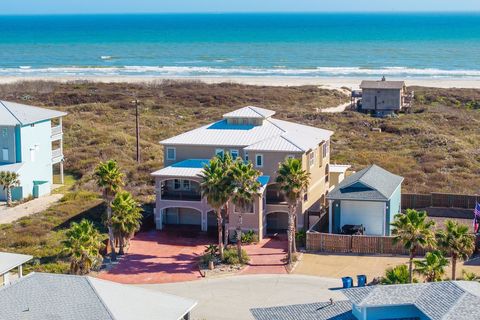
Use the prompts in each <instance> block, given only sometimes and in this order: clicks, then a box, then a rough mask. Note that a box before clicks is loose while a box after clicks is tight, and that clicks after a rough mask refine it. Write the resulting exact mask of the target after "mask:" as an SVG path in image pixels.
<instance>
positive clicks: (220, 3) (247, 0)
mask: <svg viewBox="0 0 480 320" xmlns="http://www.w3.org/2000/svg"><path fill="white" fill-rule="evenodd" d="M373 11H386V12H396V11H400V12H404V11H414V12H415V11H466V12H473V11H476V12H480V0H400V1H399V0H0V14H2V15H12V14H64V13H69V14H86V13H172V12H185V13H196V12H215V13H223V12H373Z"/></svg>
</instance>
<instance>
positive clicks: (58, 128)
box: [52, 125, 62, 136]
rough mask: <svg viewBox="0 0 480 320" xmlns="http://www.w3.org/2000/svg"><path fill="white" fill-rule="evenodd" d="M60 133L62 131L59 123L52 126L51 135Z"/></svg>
mask: <svg viewBox="0 0 480 320" xmlns="http://www.w3.org/2000/svg"><path fill="white" fill-rule="evenodd" d="M61 133H62V126H61V125H58V126H55V127H52V136H56V135H57V134H61Z"/></svg>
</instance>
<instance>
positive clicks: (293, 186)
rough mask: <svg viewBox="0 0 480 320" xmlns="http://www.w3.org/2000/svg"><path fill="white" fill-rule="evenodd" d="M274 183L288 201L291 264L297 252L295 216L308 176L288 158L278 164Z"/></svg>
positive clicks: (295, 160)
mask: <svg viewBox="0 0 480 320" xmlns="http://www.w3.org/2000/svg"><path fill="white" fill-rule="evenodd" d="M276 182H277V183H278V184H279V186H280V190H282V191H283V193H284V194H285V196H286V197H287V200H288V232H287V236H288V263H289V264H291V263H292V253H295V252H296V251H297V248H296V243H295V214H296V212H297V205H298V202H299V201H300V199H301V196H302V193H303V192H304V191H305V190H307V188H308V185H309V183H310V174H309V173H308V172H306V171H305V170H303V169H302V162H301V161H300V160H298V159H294V158H290V159H286V160H285V161H284V162H282V163H280V165H279V167H278V176H277V179H276Z"/></svg>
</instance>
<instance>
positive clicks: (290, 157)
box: [287, 154, 295, 159]
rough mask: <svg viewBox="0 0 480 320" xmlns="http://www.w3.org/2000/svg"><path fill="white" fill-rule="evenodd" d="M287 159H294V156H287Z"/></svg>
mask: <svg viewBox="0 0 480 320" xmlns="http://www.w3.org/2000/svg"><path fill="white" fill-rule="evenodd" d="M287 159H295V156H294V155H293V154H289V155H288V156H287Z"/></svg>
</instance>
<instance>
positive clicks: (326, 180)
mask: <svg viewBox="0 0 480 320" xmlns="http://www.w3.org/2000/svg"><path fill="white" fill-rule="evenodd" d="M329 177H330V166H329V164H328V163H327V165H326V166H325V182H328V178H329Z"/></svg>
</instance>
